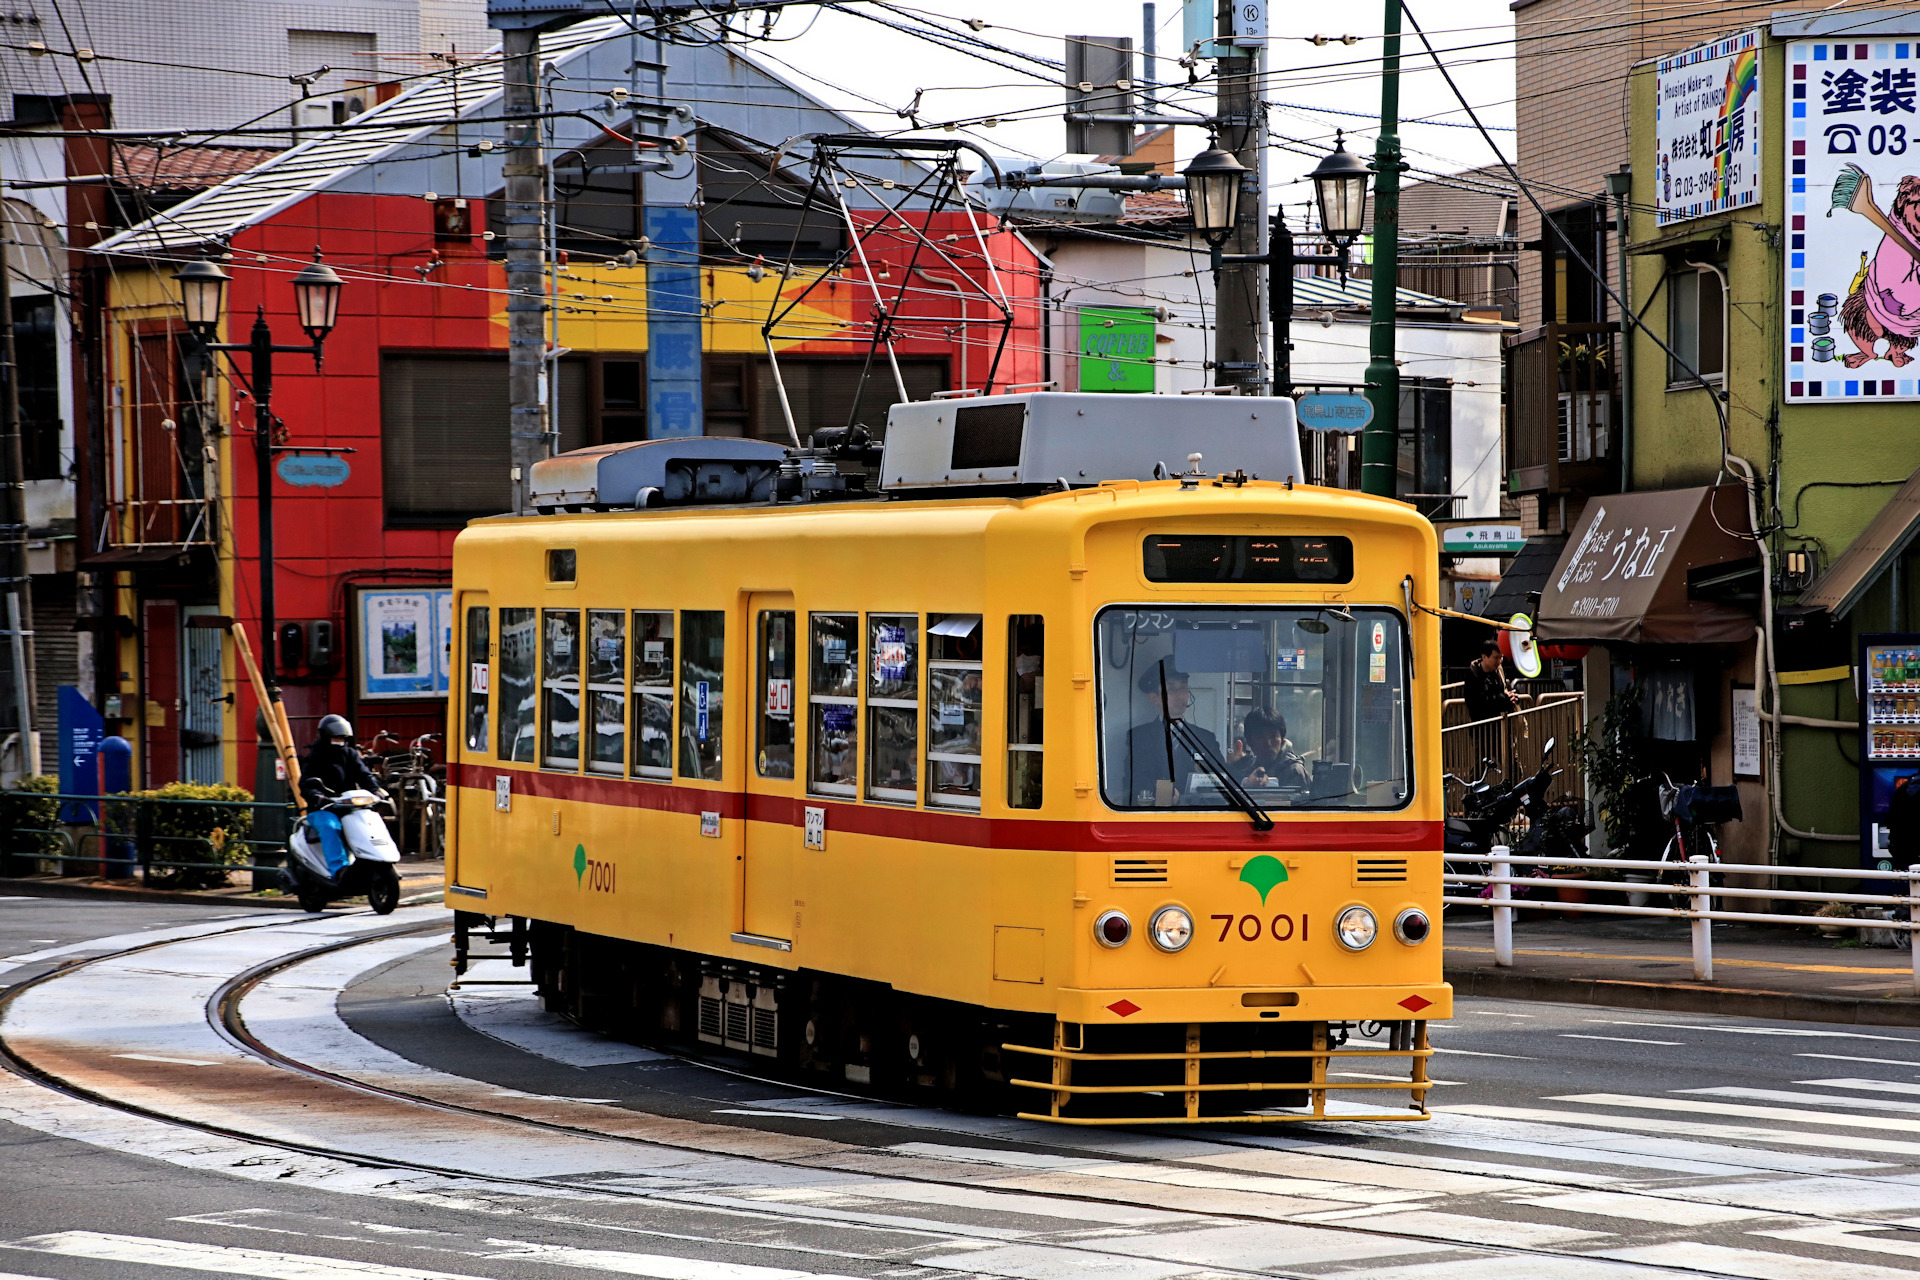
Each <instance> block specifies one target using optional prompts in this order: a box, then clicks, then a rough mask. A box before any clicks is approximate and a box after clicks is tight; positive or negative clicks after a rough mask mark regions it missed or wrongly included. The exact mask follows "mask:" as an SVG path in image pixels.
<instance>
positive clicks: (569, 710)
mask: <svg viewBox="0 0 1920 1280" xmlns="http://www.w3.org/2000/svg"><path fill="white" fill-rule="evenodd" d="M540 667H541V672H540V723H541V725H542V727H543V728H544V730H545V733H544V735H543V739H542V741H543V746H542V748H541V752H540V757H541V759H540V762H541V763H542V764H544V765H545V766H546V767H547V768H549V769H578V768H579V767H580V611H579V610H578V609H549V610H547V616H546V631H545V643H544V644H543V645H542V646H541V654H540Z"/></svg>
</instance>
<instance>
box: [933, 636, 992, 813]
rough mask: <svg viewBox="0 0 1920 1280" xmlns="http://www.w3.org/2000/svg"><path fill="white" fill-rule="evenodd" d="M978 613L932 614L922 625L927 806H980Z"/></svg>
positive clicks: (981, 670)
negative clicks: (925, 643)
mask: <svg viewBox="0 0 1920 1280" xmlns="http://www.w3.org/2000/svg"><path fill="white" fill-rule="evenodd" d="M980 639H981V637H980V615H979V614H977V613H949V614H946V615H944V616H943V615H941V614H937V613H936V614H933V615H932V616H931V618H930V621H929V625H928V626H927V803H928V804H933V805H941V806H944V807H946V808H950V809H978V808H979V807H980V683H981V681H982V680H983V679H984V678H985V666H984V664H983V663H982V662H981V660H980Z"/></svg>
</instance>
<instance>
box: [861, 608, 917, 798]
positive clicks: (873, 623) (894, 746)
mask: <svg viewBox="0 0 1920 1280" xmlns="http://www.w3.org/2000/svg"><path fill="white" fill-rule="evenodd" d="M919 739H920V619H919V618H918V617H916V616H914V615H913V614H889V613H870V614H868V615H867V797H868V799H871V800H886V801H890V802H892V803H894V804H913V803H915V802H916V801H918V800H919V798H920V779H919V767H918V765H919V746H920V742H919Z"/></svg>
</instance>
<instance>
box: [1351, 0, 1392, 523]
mask: <svg viewBox="0 0 1920 1280" xmlns="http://www.w3.org/2000/svg"><path fill="white" fill-rule="evenodd" d="M1400 4H1401V0H1386V8H1387V18H1386V26H1385V35H1384V37H1383V39H1382V41H1381V59H1380V139H1379V143H1378V145H1377V146H1375V148H1374V152H1373V171H1374V174H1373V323H1372V324H1371V325H1370V326H1369V329H1368V332H1369V338H1370V343H1369V345H1370V348H1371V350H1370V356H1371V358H1370V359H1369V360H1368V361H1367V399H1368V400H1370V401H1372V402H1373V419H1372V421H1370V422H1368V423H1367V425H1366V426H1365V427H1364V428H1363V429H1362V430H1361V432H1360V488H1361V491H1362V492H1364V493H1372V494H1379V495H1381V496H1383V497H1388V498H1391V497H1392V496H1393V492H1394V488H1395V485H1394V476H1395V469H1396V456H1397V453H1398V444H1399V441H1398V436H1399V425H1400V366H1399V365H1397V364H1395V363H1394V351H1395V347H1396V346H1397V345H1398V344H1397V343H1396V342H1395V340H1394V337H1395V335H1394V318H1395V315H1396V310H1395V308H1396V304H1397V301H1398V290H1399V285H1400Z"/></svg>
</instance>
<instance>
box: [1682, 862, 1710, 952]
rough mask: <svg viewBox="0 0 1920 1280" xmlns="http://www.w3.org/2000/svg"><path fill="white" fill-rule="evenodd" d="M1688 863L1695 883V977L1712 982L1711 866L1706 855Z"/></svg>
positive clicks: (1690, 875)
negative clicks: (1709, 915) (1709, 917)
mask: <svg viewBox="0 0 1920 1280" xmlns="http://www.w3.org/2000/svg"><path fill="white" fill-rule="evenodd" d="M1687 862H1688V864H1689V870H1688V872H1687V876H1688V878H1689V879H1690V880H1692V882H1693V976H1694V978H1695V980H1696V981H1699V982H1712V981H1713V921H1711V920H1709V919H1707V912H1709V911H1711V910H1713V898H1712V896H1711V895H1710V894H1708V892H1707V890H1708V889H1709V888H1710V887H1711V886H1710V885H1709V884H1708V882H1707V876H1708V875H1709V874H1711V872H1710V869H1709V868H1710V864H1709V863H1708V862H1707V855H1706V854H1704V853H1696V854H1693V855H1692V856H1691V857H1689V858H1688V859H1687Z"/></svg>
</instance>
